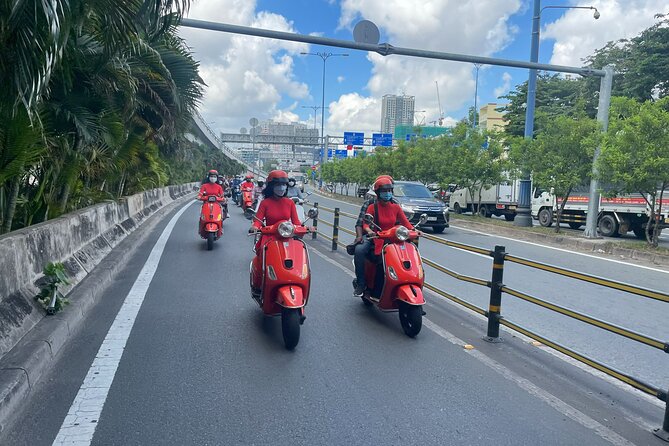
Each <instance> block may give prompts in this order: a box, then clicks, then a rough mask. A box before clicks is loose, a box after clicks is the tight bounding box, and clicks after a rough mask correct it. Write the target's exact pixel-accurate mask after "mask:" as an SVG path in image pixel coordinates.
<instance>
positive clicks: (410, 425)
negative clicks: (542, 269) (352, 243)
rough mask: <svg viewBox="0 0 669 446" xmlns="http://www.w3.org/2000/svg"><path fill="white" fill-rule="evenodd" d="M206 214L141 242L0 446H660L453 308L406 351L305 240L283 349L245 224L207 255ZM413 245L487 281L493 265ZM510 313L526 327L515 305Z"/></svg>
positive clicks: (317, 246)
mask: <svg viewBox="0 0 669 446" xmlns="http://www.w3.org/2000/svg"><path fill="white" fill-rule="evenodd" d="M319 200H320V199H319ZM321 201H322V202H323V203H325V200H321ZM198 211H199V210H198V208H197V206H196V205H189V206H188V207H186V208H184V211H183V214H181V215H179V214H178V213H176V211H175V212H173V213H172V215H171V216H170V217H169V218H168V219H166V220H165V221H164V222H162V223H161V225H160V227H159V230H158V231H156V233H155V234H154V235H152V236H151V237H150V238H149V239H147V240H145V241H144V242H143V244H142V246H141V247H140V249H139V250H138V252H139V253H138V254H137V255H136V256H134V257H133V258H132V260H131V261H130V262H129V263H128V265H127V267H126V269H125V270H124V271H123V273H122V274H121V275H120V277H119V278H118V279H117V280H116V282H115V283H114V286H113V287H112V288H111V289H109V290H108V291H107V293H106V295H105V297H104V299H102V302H104V304H100V305H98V307H96V309H95V311H94V312H93V314H92V315H91V316H90V320H89V321H88V322H87V326H86V330H84V331H83V332H82V334H81V335H79V336H77V337H76V338H75V339H72V340H71V342H70V343H69V345H68V346H67V347H66V348H65V349H64V351H63V352H62V354H61V357H60V358H59V360H58V361H57V363H56V364H55V365H54V367H53V370H52V371H51V372H50V373H49V374H48V376H47V377H46V378H45V379H44V381H43V383H40V384H39V385H38V387H37V388H36V389H35V391H34V396H33V398H32V399H31V401H30V402H29V403H28V404H27V405H26V406H25V408H24V410H23V412H22V413H21V414H20V417H19V420H20V421H19V422H18V423H17V424H16V425H15V426H12V428H11V429H9V430H7V431H6V432H3V437H0V444H11V445H23V444H25V445H31V446H33V445H48V444H52V442H53V441H54V439H58V441H59V443H57V444H82V445H84V444H85V445H87V444H94V445H153V444H156V445H186V444H198V445H233V444H235V445H236V444H249V445H250V444H258V445H260V444H263V445H264V444H268V445H269V444H271V445H284V444H285V445H289V444H290V445H295V444H297V445H318V444H335V445H339V444H348V445H369V444H384V445H395V444H403V445H405V444H411V445H414V444H416V445H432V444H434V445H444V444H458V445H481V444H496V445H516V444H542V445H580V444H588V445H604V444H615V445H629V444H651V445H653V444H658V445H659V444H663V443H661V442H660V440H658V439H656V438H655V437H654V436H652V434H650V433H649V429H650V427H653V426H657V425H659V424H660V421H661V417H662V413H663V410H662V409H661V408H659V407H658V406H656V405H653V404H650V403H649V402H648V401H647V400H646V399H644V398H641V397H640V395H639V394H632V393H630V392H628V391H626V390H622V389H620V388H619V387H617V386H614V385H612V384H610V383H609V382H607V381H605V380H602V379H600V378H597V377H595V376H593V375H591V374H590V373H587V372H585V371H583V370H581V369H578V368H575V367H573V366H571V365H569V364H568V363H566V362H565V361H563V360H561V359H558V358H556V357H554V356H553V355H549V354H546V352H545V351H543V350H542V349H540V348H535V347H532V346H529V345H528V344H527V343H526V342H524V341H523V340H521V339H518V338H513V337H512V336H510V335H507V336H506V337H507V340H506V341H505V342H504V343H502V344H490V343H487V342H484V341H483V340H482V339H481V336H482V334H483V333H482V331H481V329H482V326H483V323H482V321H481V320H480V319H478V318H477V317H474V316H472V315H470V314H468V313H465V312H463V311H461V310H460V309H458V308H455V307H453V306H452V305H451V304H449V303H446V302H445V301H442V300H439V299H437V298H434V297H433V298H431V299H430V303H429V304H428V305H427V307H426V310H427V313H428V314H427V319H426V322H425V327H424V329H423V331H422V332H421V334H420V335H419V336H418V337H417V338H416V339H409V338H407V337H406V336H404V334H403V333H402V331H401V328H400V326H399V322H398V320H397V315H396V314H394V313H391V314H380V313H379V312H377V311H375V310H370V309H367V308H365V307H364V306H363V305H362V303H361V302H360V301H359V300H357V299H354V298H352V296H351V289H350V282H351V272H350V260H349V258H347V257H344V256H343V255H341V254H338V253H330V252H329V250H328V249H327V244H326V243H324V242H322V241H320V240H315V241H312V240H309V241H308V244H309V246H310V248H309V249H310V253H311V265H312V295H311V300H310V303H309V305H308V307H307V320H306V322H305V325H304V326H303V331H302V337H301V340H300V344H299V345H298V347H297V349H296V350H295V351H294V352H289V351H286V350H285V349H284V348H283V346H282V340H281V334H280V327H279V324H278V322H279V321H278V320H277V319H267V318H264V317H263V316H262V315H261V313H260V310H259V309H258V308H257V305H256V304H255V303H254V302H253V301H252V300H251V299H250V295H249V289H248V281H247V280H248V264H249V261H250V260H251V256H252V252H251V241H250V240H249V239H248V237H246V230H247V228H248V225H249V223H248V221H246V220H244V219H243V218H242V216H241V212H240V211H239V210H238V209H237V208H235V209H233V210H232V218H231V219H230V220H228V221H226V224H225V228H226V230H225V234H224V236H223V238H222V239H221V240H219V241H218V242H217V243H216V246H215V248H214V250H213V251H211V252H208V251H206V250H205V247H204V242H203V241H201V240H199V238H198V237H197V235H196V233H195V228H196V222H197V219H198V213H199V212H198ZM322 215H323V214H322ZM323 216H324V215H323ZM172 225H173V228H172ZM163 230H164V231H165V232H162V231H163ZM448 237H450V238H453V239H458V240H460V241H470V242H471V241H478V242H479V243H478V244H489V242H490V241H492V240H491V239H490V238H488V237H485V236H480V235H477V234H472V233H467V232H464V231H450V233H449V234H448ZM507 246H508V247H509V250H510V251H512V252H515V251H518V252H517V253H518V254H522V250H523V249H525V250H535V251H536V254H537V255H538V254H539V253H544V257H546V258H549V259H551V260H554V261H557V260H562V261H566V260H565V258H566V257H565V256H563V255H562V254H561V256H560V257H561V258H560V259H556V258H554V257H555V254H554V253H553V252H548V251H547V250H545V249H543V248H539V247H530V246H525V245H522V244H519V243H511V242H507ZM421 247H424V248H423V251H424V254H425V255H427V256H434V257H435V258H440V259H442V260H449V261H452V262H455V263H456V264H458V262H462V263H461V264H463V265H464V264H466V265H468V268H470V269H471V271H469V272H471V273H472V274H475V275H482V276H485V275H487V274H488V273H489V265H487V263H489V261H488V262H487V263H486V262H484V261H483V259H480V260H479V258H477V257H475V256H474V257H471V256H469V255H467V256H465V254H463V253H461V252H458V251H451V250H448V251H446V250H444V248H442V247H439V246H434V247H432V248H430V247H429V246H428V244H427V243H423V244H422V245H421ZM532 252H534V251H532ZM551 256H553V257H551ZM576 259H577V261H579V262H580V266H586V265H590V264H591V263H592V266H591V267H592V268H593V269H597V268H600V269H606V267H609V268H610V267H611V265H599V264H597V263H595V262H592V261H591V259H586V258H578V257H577V258H576ZM544 260H546V259H544ZM554 263H555V262H554ZM486 265H487V266H486ZM572 266H579V265H572ZM152 268H153V269H154V270H155V272H154V273H151V271H152ZM599 272H602V271H599ZM149 273H151V274H153V275H151V274H149ZM635 273H636V276H637V278H641V279H643V277H646V276H644V275H647V277H664V276H659V274H661V273H657V272H653V271H646V270H639V271H635ZM428 274H429V275H430V278H429V279H430V280H431V281H434V282H435V283H439V284H440V285H441V284H442V283H443V285H444V286H449V287H450V284H449V283H447V282H442V281H440V279H437V278H436V277H434V278H433V277H432V276H433V275H434V273H433V272H431V271H430V272H428ZM509 275H510V276H511V277H513V278H516V279H518V278H523V277H527V276H526V275H525V276H523V273H522V272H520V271H515V270H513V269H512V268H509ZM435 276H436V275H435ZM640 276H643V277H640ZM533 280H537V281H538V283H539V284H541V285H542V286H543V287H544V288H550V289H551V290H552V291H554V289H555V287H554V286H553V285H549V284H548V282H547V280H548V279H547V278H540V279H533ZM581 287H582V285H581ZM532 289H535V288H534V287H533V288H532ZM453 291H456V292H457V293H459V294H462V293H464V292H466V291H467V290H465V289H464V288H463V289H453ZM483 294H484V293H483ZM556 294H558V295H561V294H563V293H556ZM471 296H472V299H473V300H476V299H478V297H476V296H475V295H474V293H472V295H471ZM569 297H573V296H569ZM590 297H592V296H587V295H586V296H585V298H582V299H588V298H590ZM477 303H479V304H482V301H481V302H477ZM507 309H508V310H509V312H512V311H513V312H517V311H523V310H522V308H521V307H518V308H516V307H514V305H513V304H512V303H511V302H510V301H509V302H508V305H507V303H506V302H505V303H504V311H505V313H506V310H507ZM652 316H653V315H652V314H651V315H649V317H652ZM655 328H656V329H657V328H658V327H655ZM659 330H664V328H661V329H659ZM103 341H104V343H103ZM465 344H471V345H472V346H473V349H465V348H463V346H464V345H465ZM101 345H102V347H101ZM98 349H99V352H98ZM659 357H660V358H662V356H659ZM68 414H69V415H68ZM61 440H62V443H60V441H61ZM70 441H72V442H71V443H70Z"/></svg>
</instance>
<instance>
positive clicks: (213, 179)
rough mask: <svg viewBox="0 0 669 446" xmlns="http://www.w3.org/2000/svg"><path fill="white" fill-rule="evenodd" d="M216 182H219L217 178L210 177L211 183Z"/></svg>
mask: <svg viewBox="0 0 669 446" xmlns="http://www.w3.org/2000/svg"><path fill="white" fill-rule="evenodd" d="M216 180H217V178H216V177H209V182H210V183H215V182H216Z"/></svg>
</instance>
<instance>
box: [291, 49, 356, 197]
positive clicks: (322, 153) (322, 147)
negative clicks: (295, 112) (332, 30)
mask: <svg viewBox="0 0 669 446" xmlns="http://www.w3.org/2000/svg"><path fill="white" fill-rule="evenodd" d="M300 54H302V55H305V56H318V57H320V58H321V59H323V94H322V96H321V109H322V112H321V141H322V144H321V150H322V152H321V168H320V170H319V172H320V175H319V177H320V178H319V180H318V185H319V188H322V187H323V164H325V156H326V154H325V150H326V148H325V136H324V135H323V133H324V128H325V61H327V60H328V59H329V58H330V57H332V56H343V57H346V56H348V54H346V53H326V52H323V53H300Z"/></svg>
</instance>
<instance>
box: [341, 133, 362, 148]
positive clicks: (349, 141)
mask: <svg viewBox="0 0 669 446" xmlns="http://www.w3.org/2000/svg"><path fill="white" fill-rule="evenodd" d="M364 143H365V134H364V133H356V132H344V144H346V145H347V146H361V145H363V144H364Z"/></svg>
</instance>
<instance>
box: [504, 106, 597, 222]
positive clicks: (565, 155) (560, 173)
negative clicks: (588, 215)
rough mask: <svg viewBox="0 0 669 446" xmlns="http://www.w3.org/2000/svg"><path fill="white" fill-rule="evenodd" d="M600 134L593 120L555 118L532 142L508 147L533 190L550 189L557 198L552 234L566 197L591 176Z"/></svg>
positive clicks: (525, 140)
mask: <svg viewBox="0 0 669 446" xmlns="http://www.w3.org/2000/svg"><path fill="white" fill-rule="evenodd" d="M600 135H601V133H600V130H599V125H598V123H597V121H595V120H594V119H591V118H588V117H585V116H582V117H580V118H572V117H569V116H557V117H555V118H553V119H551V122H550V125H548V124H546V123H544V125H543V130H542V131H541V133H539V134H538V135H537V138H536V139H535V140H533V141H532V140H527V139H524V138H517V139H515V140H514V141H513V142H514V144H512V145H511V149H510V155H509V157H510V159H511V160H512V161H515V163H514V164H516V165H517V166H519V167H521V169H522V168H524V169H528V171H529V172H531V173H532V179H533V183H534V185H535V186H536V187H541V188H544V189H547V190H548V189H551V188H552V189H553V193H554V195H555V196H556V197H559V198H560V200H561V201H560V203H559V206H558V210H557V222H558V223H557V224H556V225H555V232H560V223H559V222H560V218H561V216H562V212H563V211H564V207H565V205H566V204H567V200H568V199H569V195H570V194H571V192H572V191H573V189H574V188H575V187H578V186H581V185H583V184H585V183H586V182H587V181H588V179H589V178H590V175H591V173H592V157H593V155H594V152H595V147H596V146H597V144H598V143H599V136H600Z"/></svg>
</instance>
